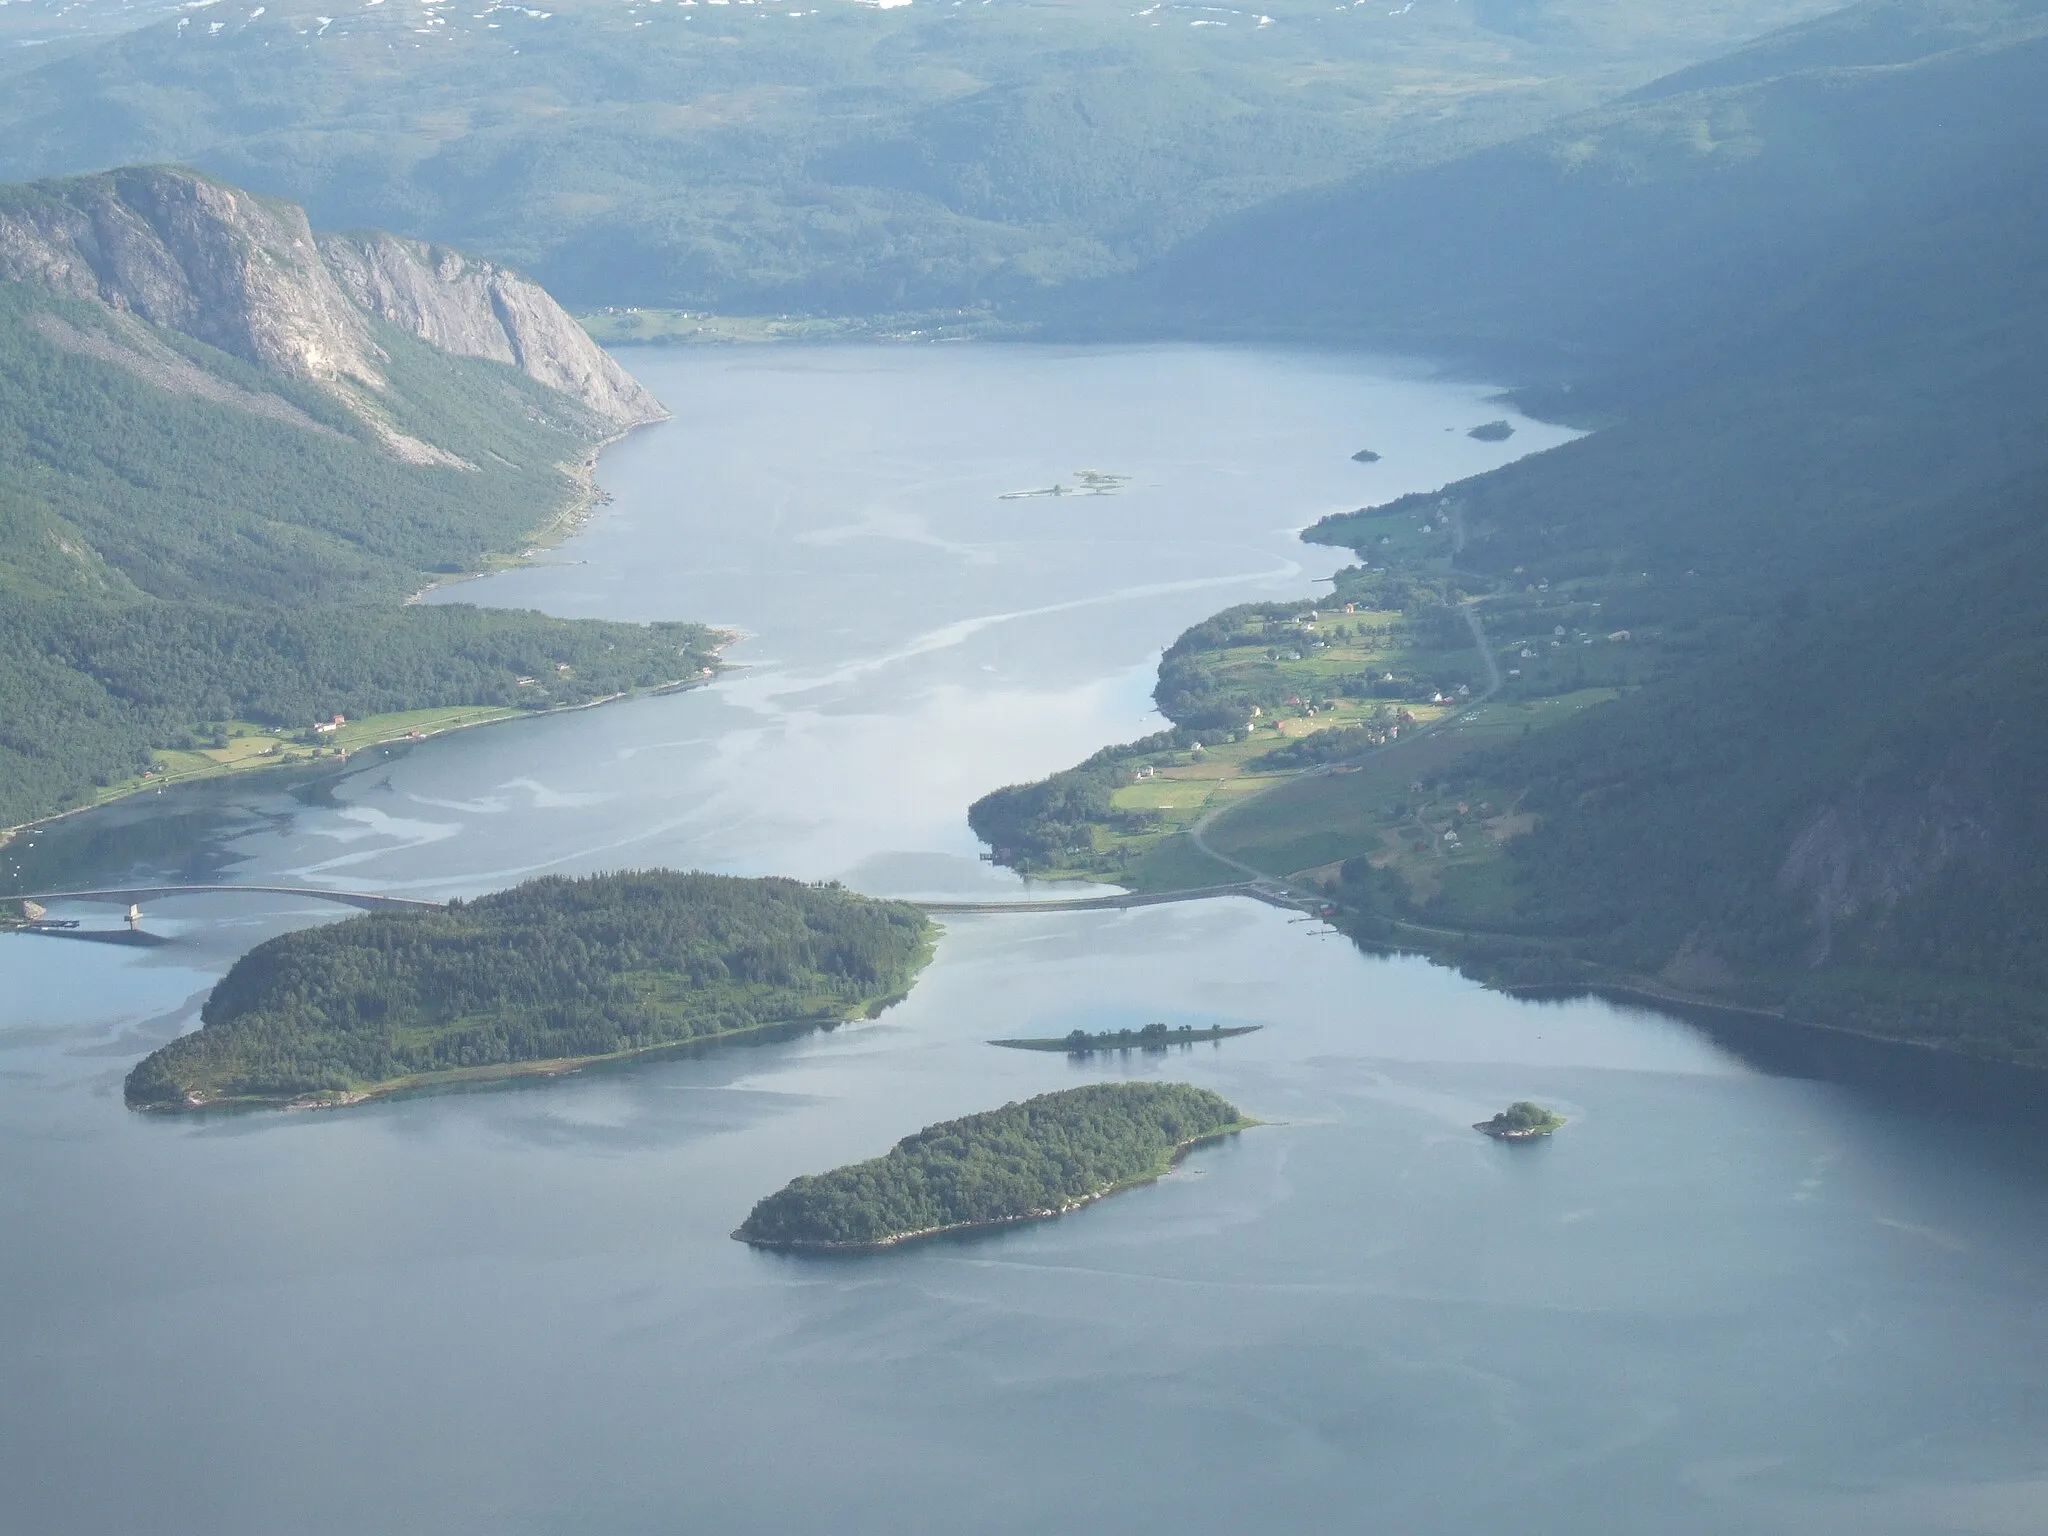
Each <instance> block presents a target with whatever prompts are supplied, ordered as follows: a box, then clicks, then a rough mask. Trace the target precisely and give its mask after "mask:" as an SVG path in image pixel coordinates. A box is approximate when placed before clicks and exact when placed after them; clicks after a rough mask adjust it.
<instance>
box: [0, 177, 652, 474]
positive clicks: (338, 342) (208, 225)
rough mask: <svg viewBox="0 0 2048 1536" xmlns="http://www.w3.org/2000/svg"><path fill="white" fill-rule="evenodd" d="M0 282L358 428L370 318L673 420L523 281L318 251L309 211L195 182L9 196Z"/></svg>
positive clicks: (406, 258)
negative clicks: (86, 303)
mask: <svg viewBox="0 0 2048 1536" xmlns="http://www.w3.org/2000/svg"><path fill="white" fill-rule="evenodd" d="M0 280H5V281H10V282H21V283H33V284H35V285H37V286H39V287H42V288H45V289H48V290H49V291H51V292H53V293H57V294H60V295H62V296H64V297H66V298H73V299H88V300H96V301H98V302H99V303H102V304H105V305H107V306H108V307H110V308H112V309H116V310H122V311H129V312H132V313H134V314H136V315H139V316H141V317H142V318H143V319H145V320H148V321H151V322H152V323H154V324H156V325H160V326H163V327H165V328H166V329H169V330H175V331H179V332H181V333H183V334H185V335H187V336H192V337H194V338H196V339H198V340H200V341H204V342H206V343H208V344H209V345H212V346H216V347H219V348H220V349H221V350H222V351H224V352H229V353H232V354H234V355H235V356H237V357H241V358H245V359H247V360H248V361H249V362H252V363H255V364H257V365H258V366H260V367H262V368H264V369H266V370H268V371H270V372H272V373H274V374H277V375H279V376H281V377H285V378H292V379H301V380H306V381H308V382H313V383H320V384H327V385H332V386H335V387H337V388H339V389H340V391H341V392H342V394H343V397H344V399H347V400H349V401H350V403H351V404H352V405H353V406H355V407H357V408H358V412H359V414H371V415H374V414H375V412H374V409H373V408H371V407H370V406H369V405H368V403H367V402H368V400H369V399H370V398H372V397H373V396H374V393H375V392H378V391H382V390H383V389H384V388H385V387H386V380H385V378H384V374H383V371H382V368H381V364H382V363H383V362H384V361H385V357H384V353H383V352H382V350H381V349H380V348H379V347H378V346H377V344H376V341H375V339H374V336H373V334H372V328H371V326H370V323H369V317H370V316H372V315H374V316H376V317H378V318H379V319H381V320H383V321H385V322H387V323H388V324H390V325H393V326H395V327H397V328H399V329H401V330H404V331H407V332H409V333H411V334H412V335H415V336H417V337H419V338H420V339H421V340H423V341H425V342H427V343H429V344H430V345H433V346H436V347H439V348H441V349H442V350H444V351H447V352H451V353H454V354H456V355H458V356H462V357H476V358H486V359H489V360H492V361H495V362H500V363H505V364H507V365H509V366H511V367H514V368H517V369H519V370H520V371H521V372H522V373H524V374H526V375H527V376H528V377H529V378H531V379H534V380H535V381H537V382H539V383H541V384H544V385H546V386H548V387H549V388H550V389H554V390H558V391H560V392H561V393H563V394H565V395H568V396H569V397H570V398H572V399H574V400H576V401H577V402H578V403H579V404H581V405H582V406H584V408H585V409H587V410H589V411H590V412H591V413H592V414H593V415H595V416H596V417H597V418H598V419H599V420H600V421H602V422H604V423H606V424H607V425H610V426H613V427H617V428H625V427H630V426H637V425H639V424H641V423H643V422H649V421H658V420H660V419H662V418H663V417H664V416H665V415H666V414H667V413H666V412H665V411H663V410H662V408H661V404H660V402H659V401H657V400H656V399H655V398H654V397H653V396H652V395H650V394H649V393H648V392H647V391H646V390H645V389H643V388H642V387H641V386H640V384H639V383H638V382H637V381H635V380H634V378H633V377H632V375H630V374H629V373H627V372H626V371H625V369H623V368H621V367H620V366H619V365H618V363H617V362H615V361H614V360H613V359H612V358H611V357H610V356H609V355H608V354H607V353H606V352H605V351H604V350H603V349H602V348H601V347H599V346H598V345H597V344H596V343H595V342H593V341H592V340H591V339H590V338H589V336H587V335H586V334H585V333H584V331H583V328H582V327H581V326H579V325H577V324H576V322H575V321H574V320H572V319H571V318H570V317H569V315H568V314H567V313H566V312H565V311H564V310H563V309H562V307H561V306H560V305H558V304H556V303H555V301H554V300H553V299H552V298H550V297H549V296H548V295H547V293H546V292H545V291H543V290H542V289H541V288H540V287H539V286H538V285H537V284H535V283H532V282H529V281H528V280H527V279H525V278H523V277H520V276H519V275H518V274H517V273H515V272H511V271H508V270H507V269H505V268H503V267H499V266H496V265H494V264H492V263H490V262H485V261H477V260H474V259H472V258H468V257H464V256H462V255H460V254H458V253H457V252H454V251H450V250H446V249H444V248H441V247H437V246H426V245H418V244H415V243H414V242H412V241H407V240H400V239H397V238H395V237H393V236H389V235H377V234H371V235H349V236H325V237H316V236H315V235H314V233H313V231H312V229H311V227H310V226H309V225H308V224H307V221H306V215H305V211H304V210H303V209H300V208H298V207H295V206H293V205H291V204H289V203H280V202H275V201H273V200H271V199H269V198H262V197H257V196H255V195H254V194H252V193H248V192H242V191H239V190H237V189H235V188H232V187H226V186H222V185H221V184H220V183H218V182H216V181H213V180H211V179H210V178H208V177H205V176H201V175H198V174H197V173H195V172H192V171H186V170H181V169H177V168H171V167H150V166H145V167H139V168H134V169H129V170H120V171H112V172H108V173H106V174H104V175H99V176H88V177H77V178H73V179H70V180H65V181H53V182H37V183H34V184H32V185H29V186H24V187H11V188H6V189H0ZM356 386H361V387H363V388H364V389H366V390H367V391H370V392H371V395H370V396H365V395H363V394H359V393H358V392H357V389H356ZM409 441H410V440H402V442H409ZM412 446H413V447H414V448H416V449H419V450H422V451H425V452H427V453H428V454H431V453H433V452H438V450H432V449H431V448H430V446H429V445H425V444H415V445H412ZM401 456H403V457H413V458H418V457H419V455H418V454H417V453H412V454H405V455H401ZM429 461H431V460H430V459H422V460H421V462H429Z"/></svg>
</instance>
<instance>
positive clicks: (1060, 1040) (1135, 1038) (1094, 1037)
mask: <svg viewBox="0 0 2048 1536" xmlns="http://www.w3.org/2000/svg"><path fill="white" fill-rule="evenodd" d="M1263 1027H1264V1026H1262V1025H1258V1024H1210V1025H1207V1026H1205V1027H1203V1028H1201V1029H1197V1028H1195V1026H1194V1025H1192V1024H1183V1025H1181V1026H1180V1027H1179V1028H1178V1029H1169V1028H1167V1027H1166V1025H1164V1024H1147V1025H1146V1026H1145V1027H1144V1028H1142V1029H1104V1030H1098V1031H1096V1032H1094V1033H1092V1034H1091V1033H1090V1032H1089V1031H1087V1030H1085V1029H1075V1030H1069V1031H1068V1032H1067V1033H1066V1034H1064V1035H1040V1036H1036V1037H1031V1038H1026V1039H1021V1040H991V1041H989V1044H990V1045H1000V1046H1005V1047H1007V1048H1008V1049H1010V1050H1013V1051H1064V1052H1066V1053H1067V1054H1068V1055H1070V1056H1090V1055H1093V1054H1094V1053H1095V1052H1097V1051H1163V1050H1165V1049H1166V1048H1167V1047H1168V1046H1170V1045H1194V1044H1197V1043H1198V1042H1200V1041H1204V1040H1228V1039H1229V1038H1230V1037H1231V1036H1232V1035H1249V1034H1251V1033H1252V1032H1253V1031H1254V1030H1257V1029H1260V1028H1263Z"/></svg>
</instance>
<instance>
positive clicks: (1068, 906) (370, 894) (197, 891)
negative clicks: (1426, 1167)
mask: <svg viewBox="0 0 2048 1536" xmlns="http://www.w3.org/2000/svg"><path fill="white" fill-rule="evenodd" d="M170 896H291V897H297V898H301V899H305V900H312V901H332V902H338V903H340V904H341V905H342V906H347V907H359V908H361V909H362V910H363V911H365V912H386V911H403V912H422V911H434V910H437V909H439V908H441V907H444V906H446V905H447V903H446V902H441V901H427V900H422V899H420V898H418V897H412V896H386V895H382V894H380V893H379V892H376V891H335V890H326V889H323V888H321V887H318V886H306V885H130V886H123V887H121V888H120V889H118V890H114V889H109V890H103V891H36V892H25V893H23V894H21V895H18V896H8V897H5V898H0V900H5V901H6V902H9V903H14V902H23V901H33V902H35V903H37V904H38V905H39V906H48V905H49V904H50V903H52V902H56V901H98V902H110V903H113V904H115V905H117V906H131V905H132V906H140V905H141V904H142V903H143V902H145V901H161V900H163V899H164V898H166V897H170ZM1214 896H1249V897H1251V898H1252V899H1253V900H1254V901H1263V902H1266V903H1267V904H1268V905H1271V906H1276V907H1286V908H1289V909H1290V910H1293V911H1302V910H1309V909H1312V908H1313V907H1314V905H1315V904H1314V903H1313V902H1312V901H1308V900H1305V899H1304V898H1302V897H1299V896H1296V895H1294V894H1292V893H1291V892H1289V891H1288V890H1287V888H1286V887H1284V886H1282V885H1280V884H1279V883H1278V882H1277V881H1272V880H1240V881H1238V882H1237V883H1235V884H1232V885H1208V886H1201V887H1198V888H1196V889H1194V890H1187V891H1152V892H1147V893H1142V894H1139V893H1132V892H1122V893H1118V894H1112V895H1106V896H1060V897H1054V898H1051V899H1049V900H1046V901H1030V900H1025V901H913V902H911V903H910V905H911V906H913V907H917V908H919V909H921V910H923V911H925V912H929V913H931V914H932V915H933V916H934V917H940V916H944V915H946V914H948V913H980V912H999V913H1018V912H1109V911H1123V910H1126V909H1128V908H1131V907H1158V906H1165V905H1167V904H1168V903H1171V902H1177V901H1207V900H1209V899H1210V898H1211V897H1214Z"/></svg>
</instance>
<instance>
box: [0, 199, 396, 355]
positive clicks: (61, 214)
mask: <svg viewBox="0 0 2048 1536" xmlns="http://www.w3.org/2000/svg"><path fill="white" fill-rule="evenodd" d="M0 278H4V279H6V280H8V281H12V282H21V283H35V284H38V285H40V286H41V287H44V288H48V289H50V290H51V291H52V292H54V293H58V294H62V295H63V296H64V297H66V298H74V299H97V300H99V301H100V302H101V303H103V304H106V305H108V306H109V307H110V308H113V309H117V310H129V311H132V312H134V313H135V314H138V315H140V316H142V318H143V319H145V320H149V321H152V322H154V323H155V324H157V325H160V326H163V327H164V328H165V329H167V330H173V331H180V332H183V333H184V334H185V335H187V336H192V337H195V338H197V339H198V340H200V341H204V342H207V343H209V344H210V345H212V346H216V347H219V348H220V349H221V350H222V351H223V352H231V353H233V354H234V355H236V356H237V357H242V358H246V359H247V360H248V361H250V362H252V363H256V364H259V365H260V366H262V367H263V368H266V369H268V370H270V371H271V372H273V373H277V374H280V375H282V376H284V377H286V378H294V379H307V380H315V381H321V382H326V381H331V380H338V379H351V380H354V381H356V382H358V383H362V384H366V385H369V386H370V387H371V388H379V387H381V386H382V385H383V383H384V379H383V376H382V374H381V373H380V372H379V371H378V368H377V363H378V362H379V361H380V360H381V359H380V354H379V353H378V350H377V347H376V344H375V343H374V342H373V341H372V340H371V339H370V328H369V326H368V324H367V323H366V322H365V320H364V317H363V313H362V311H361V310H360V309H358V308H357V307H356V306H355V305H354V304H353V303H351V302H350V301H349V298H348V295H346V294H345V293H343V292H342V290H341V285H340V284H338V283H337V282H335V280H334V277H333V274H331V273H330V272H329V271H328V270H327V265H326V263H325V262H324V261H322V260H321V258H320V251H319V248H318V247H317V246H316V245H315V243H314V240H313V231H312V230H311V229H310V228H309V227H308V226H307V223H306V215H305V212H304V211H303V210H302V209H299V208H296V207H294V206H293V205H291V204H290V203H279V202H273V201H271V200H270V199H269V198H261V197H257V196H255V195H254V194H252V193H248V192H242V191H238V190H236V189H235V188H233V187H226V186H222V185H221V184H220V183H219V182H216V181H212V180H210V179H208V178H206V177H204V176H198V175H194V174H193V173H191V172H189V171H176V170H159V169H155V168H149V167H144V168H141V169H135V170H124V171H113V172H109V173H108V174H106V175H102V176H84V177H78V178H75V179H71V180H67V181H56V182H37V183H35V184H33V185H31V186H27V187H10V188H6V189H4V190H0Z"/></svg>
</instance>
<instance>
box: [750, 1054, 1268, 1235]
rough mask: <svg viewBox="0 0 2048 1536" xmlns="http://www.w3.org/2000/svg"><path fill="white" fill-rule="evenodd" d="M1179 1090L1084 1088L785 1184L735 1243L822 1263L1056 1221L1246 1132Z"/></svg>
mask: <svg viewBox="0 0 2048 1536" xmlns="http://www.w3.org/2000/svg"><path fill="white" fill-rule="evenodd" d="M1256 1123H1257V1122H1256V1121H1253V1120H1250V1119H1247V1118H1246V1117H1245V1115H1244V1114H1243V1113H1242V1112H1240V1111H1239V1110H1238V1109H1237V1107H1236V1106H1235V1105H1233V1104H1231V1103H1230V1102H1229V1101H1228V1100H1226V1099H1224V1098H1222V1097H1221V1096H1220V1095H1217V1094H1214V1093H1211V1092H1209V1091H1208V1090H1207V1089H1206V1088H1196V1087H1194V1086H1192V1085H1191V1084H1188V1083H1093V1084H1090V1085H1089V1086H1087V1087H1085V1088H1068V1089H1065V1090H1063V1091H1061V1092H1058V1093H1045V1094H1040V1095H1039V1096H1038V1097H1037V1098H1034V1099H1026V1100H1025V1101H1024V1102H1023V1103H1021V1104H1006V1105H1004V1106H1003V1107H1002V1108H1001V1109H992V1110H989V1111H987V1112H985V1113H983V1114H978V1115H968V1116H966V1117H964V1118H962V1119H959V1120H945V1121H941V1122H940V1123H939V1124H937V1125H931V1126H927V1127H925V1129H923V1130H921V1131H919V1132H918V1133H917V1134H916V1135H914V1136H906V1137H905V1138H904V1139H903V1140H902V1141H900V1142H898V1143H897V1144H896V1145H895V1146H894V1147H893V1148H891V1149H890V1150H889V1152H887V1153H886V1154H885V1155H883V1156H881V1157H876V1158H870V1159H869V1160H868V1161H866V1162H862V1163H852V1164H849V1165H848V1166H846V1167H844V1168H837V1169H834V1170H833V1171H832V1172H830V1173H821V1174H807V1175H805V1176H803V1177H801V1178H797V1179H792V1180H791V1181H790V1182H789V1184H788V1185H787V1186H786V1187H784V1188H783V1189H781V1190H778V1191H777V1192H776V1193H775V1194H772V1195H770V1196H768V1197H767V1198H766V1199H764V1200H762V1201H761V1202H760V1203H759V1204H758V1205H756V1206H755V1207H754V1209H753V1212H752V1213H751V1214H750V1215H749V1216H748V1217H747V1219H746V1220H745V1221H744V1222H742V1223H741V1225H740V1228H739V1230H738V1231H736V1232H734V1233H733V1236H734V1237H735V1238H737V1239H739V1240H740V1241H741V1242H743V1243H751V1244H753V1245H754V1246H755V1247H759V1248H782V1249H792V1250H798V1251H813V1252H831V1251H850V1250H861V1249H875V1248H889V1247H893V1246H895V1245H896V1244H899V1243H905V1242H909V1241H911V1240H913V1239H916V1238H924V1237H935V1236H937V1235H939V1234H940V1233H944V1232H960V1231H966V1230H968V1229H971V1228H976V1227H995V1226H1004V1225H1007V1224H1009V1223H1012V1222H1020V1221H1042V1220H1045V1219H1047V1218H1049V1217H1053V1216H1063V1215H1065V1214H1066V1213H1067V1212H1069V1211H1072V1210H1076V1209H1078V1208H1079V1207H1081V1206H1083V1205H1086V1204H1088V1203H1089V1202H1090V1201H1093V1200H1099V1199H1101V1198H1102V1197H1103V1196H1104V1195H1109V1194H1114V1193H1116V1192H1117V1191H1118V1190H1123V1189H1128V1188H1130V1187H1131V1186H1133V1185H1135V1184H1144V1183H1149V1182H1150V1181H1151V1180H1153V1179H1157V1178H1159V1177H1160V1176H1161V1175H1163V1174H1164V1173H1166V1172H1167V1170H1168V1169H1170V1168H1171V1167H1172V1166H1173V1164H1174V1163H1175V1162H1176V1161H1177V1160H1178V1159H1179V1158H1180V1157H1181V1156H1182V1155H1183V1154H1185V1153H1186V1152H1187V1151H1188V1149H1189V1148H1191V1147H1194V1146H1197V1145H1199V1144H1200V1143H1202V1142H1205V1141H1212V1140H1215V1139H1216V1138H1218V1137H1222V1136H1228V1135H1230V1134H1231V1133H1233V1132H1235V1131H1241V1130H1243V1129H1245V1128H1246V1127H1247V1126H1250V1125H1254V1124H1256Z"/></svg>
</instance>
